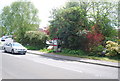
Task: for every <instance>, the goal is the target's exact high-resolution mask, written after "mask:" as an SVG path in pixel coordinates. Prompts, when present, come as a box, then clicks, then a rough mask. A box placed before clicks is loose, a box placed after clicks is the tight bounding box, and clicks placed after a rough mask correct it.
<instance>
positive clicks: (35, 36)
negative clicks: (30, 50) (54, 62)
mask: <svg viewBox="0 0 120 81" xmlns="http://www.w3.org/2000/svg"><path fill="white" fill-rule="evenodd" d="M47 39H48V36H47V35H46V34H44V33H43V32H40V31H28V32H26V33H25V37H24V40H25V41H24V42H23V44H25V45H29V46H33V47H37V48H39V49H41V48H44V47H45V46H46V40H47Z"/></svg>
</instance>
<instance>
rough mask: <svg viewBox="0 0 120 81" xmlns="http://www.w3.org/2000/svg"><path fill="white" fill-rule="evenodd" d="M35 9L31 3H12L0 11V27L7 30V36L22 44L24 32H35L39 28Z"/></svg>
mask: <svg viewBox="0 0 120 81" xmlns="http://www.w3.org/2000/svg"><path fill="white" fill-rule="evenodd" d="M37 13H38V11H37V9H36V8H35V7H34V5H33V4H32V3H31V2H24V1H20V2H13V3H12V4H11V5H10V6H6V7H4V8H3V10H2V14H1V21H2V26H3V27H4V28H5V29H6V30H7V34H8V35H9V34H12V35H15V36H16V37H17V40H18V41H19V42H22V40H23V38H24V34H25V33H26V31H30V30H36V29H37V28H38V27H39V19H38V16H37Z"/></svg>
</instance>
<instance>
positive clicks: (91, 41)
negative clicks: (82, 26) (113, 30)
mask: <svg viewBox="0 0 120 81" xmlns="http://www.w3.org/2000/svg"><path fill="white" fill-rule="evenodd" d="M86 37H87V40H88V43H87V49H86V51H92V49H94V47H96V46H98V45H100V44H102V41H103V39H104V36H103V35H102V34H101V33H97V32H88V33H87V35H86ZM98 48H99V46H98Z"/></svg>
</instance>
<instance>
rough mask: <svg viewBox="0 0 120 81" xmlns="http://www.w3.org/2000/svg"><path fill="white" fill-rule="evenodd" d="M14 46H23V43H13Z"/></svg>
mask: <svg viewBox="0 0 120 81" xmlns="http://www.w3.org/2000/svg"><path fill="white" fill-rule="evenodd" d="M13 46H17V47H22V45H21V44H19V43H13Z"/></svg>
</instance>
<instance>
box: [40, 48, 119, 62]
mask: <svg viewBox="0 0 120 81" xmlns="http://www.w3.org/2000/svg"><path fill="white" fill-rule="evenodd" d="M40 52H46V53H53V50H47V49H41V50H40ZM79 52H80V53H79V54H78V52H65V51H63V52H57V53H54V54H58V55H64V56H73V57H80V58H87V59H94V60H102V61H109V62H120V58H119V57H120V56H119V57H117V56H116V57H108V56H104V57H101V56H96V55H93V56H89V54H86V53H83V52H82V51H79Z"/></svg>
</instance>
